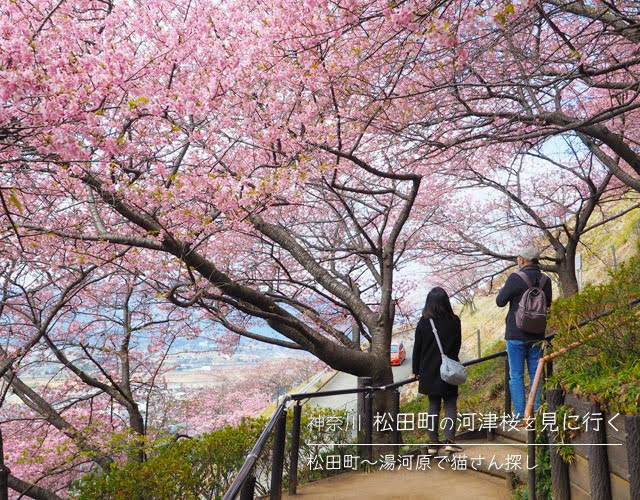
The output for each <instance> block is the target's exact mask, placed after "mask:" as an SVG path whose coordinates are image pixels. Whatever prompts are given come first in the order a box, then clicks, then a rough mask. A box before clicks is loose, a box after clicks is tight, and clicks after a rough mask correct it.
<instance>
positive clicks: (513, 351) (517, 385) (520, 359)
mask: <svg viewBox="0 0 640 500" xmlns="http://www.w3.org/2000/svg"><path fill="white" fill-rule="evenodd" d="M507 356H508V358H509V390H510V391H511V401H512V403H513V411H514V413H513V415H514V416H516V417H518V418H522V417H523V416H524V405H525V403H526V396H525V390H524V362H525V360H526V362H527V368H528V369H529V392H530V391H531V384H532V383H533V378H534V377H535V375H536V369H537V368H538V361H539V360H540V358H541V357H542V342H541V341H530V340H507ZM540 389H541V387H540V386H538V390H537V391H536V398H535V402H534V406H533V409H534V411H537V410H538V408H539V407H540Z"/></svg>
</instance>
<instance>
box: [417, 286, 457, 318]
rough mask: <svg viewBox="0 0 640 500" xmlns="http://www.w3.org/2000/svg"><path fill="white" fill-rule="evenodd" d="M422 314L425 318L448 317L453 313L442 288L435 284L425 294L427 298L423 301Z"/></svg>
mask: <svg viewBox="0 0 640 500" xmlns="http://www.w3.org/2000/svg"><path fill="white" fill-rule="evenodd" d="M422 315H423V316H424V317H425V319H429V318H433V319H443V318H450V317H452V316H453V315H454V313H453V308H452V307H451V301H450V300H449V296H448V295H447V292H445V291H444V288H441V287H439V286H436V287H434V288H432V289H431V291H430V292H429V293H428V294H427V300H426V302H425V303H424V309H423V310H422Z"/></svg>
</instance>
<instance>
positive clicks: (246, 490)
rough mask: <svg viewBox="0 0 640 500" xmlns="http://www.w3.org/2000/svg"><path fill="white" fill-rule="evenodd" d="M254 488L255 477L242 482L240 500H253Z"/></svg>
mask: <svg viewBox="0 0 640 500" xmlns="http://www.w3.org/2000/svg"><path fill="white" fill-rule="evenodd" d="M255 487H256V476H253V475H251V476H249V477H248V478H247V480H246V481H245V482H244V486H243V487H242V491H241V492H240V500H253V493H254V490H255Z"/></svg>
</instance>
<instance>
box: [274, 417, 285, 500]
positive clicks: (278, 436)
mask: <svg viewBox="0 0 640 500" xmlns="http://www.w3.org/2000/svg"><path fill="white" fill-rule="evenodd" d="M286 433H287V412H286V410H285V411H283V412H282V414H281V415H280V417H279V418H278V422H277V423H276V430H275V434H274V436H273V464H272V468H271V494H270V498H271V500H280V498H281V497H282V470H283V468H284V441H285V438H286Z"/></svg>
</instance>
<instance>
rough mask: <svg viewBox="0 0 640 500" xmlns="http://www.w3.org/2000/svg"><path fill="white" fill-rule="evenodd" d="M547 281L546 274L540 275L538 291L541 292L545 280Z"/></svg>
mask: <svg viewBox="0 0 640 500" xmlns="http://www.w3.org/2000/svg"><path fill="white" fill-rule="evenodd" d="M548 279H549V276H547V275H546V274H544V273H542V276H540V289H541V290H542V288H544V285H545V284H546V283H547V280H548Z"/></svg>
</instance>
